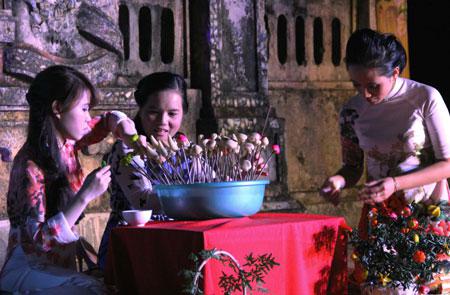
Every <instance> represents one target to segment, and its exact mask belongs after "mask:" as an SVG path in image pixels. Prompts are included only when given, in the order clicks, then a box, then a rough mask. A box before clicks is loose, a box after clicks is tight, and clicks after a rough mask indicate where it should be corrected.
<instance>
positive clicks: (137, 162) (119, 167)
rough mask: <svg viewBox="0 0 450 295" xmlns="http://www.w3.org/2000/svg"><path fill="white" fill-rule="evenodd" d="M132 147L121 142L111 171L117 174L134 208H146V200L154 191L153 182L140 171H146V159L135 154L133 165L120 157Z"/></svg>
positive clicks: (117, 180) (122, 188) (119, 182)
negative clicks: (124, 162) (124, 161)
mask: <svg viewBox="0 0 450 295" xmlns="http://www.w3.org/2000/svg"><path fill="white" fill-rule="evenodd" d="M131 151H132V149H130V148H128V147H127V146H126V145H125V144H123V143H119V144H118V146H117V150H116V151H115V152H116V154H115V155H113V157H112V159H113V160H112V162H111V171H112V172H113V173H114V174H115V175H114V177H115V179H116V182H117V184H118V185H119V186H120V189H121V190H122V192H123V193H124V195H125V197H126V198H127V200H128V202H130V204H131V206H132V207H133V209H144V208H145V207H144V205H143V204H145V203H146V201H147V200H148V199H149V198H150V195H151V194H152V193H153V189H152V184H151V182H150V180H148V178H147V177H145V176H144V175H143V174H142V173H141V172H139V171H145V164H144V161H143V160H142V159H141V157H140V156H138V155H137V156H134V157H133V160H132V161H131V165H128V166H126V165H123V164H121V163H120V159H121V158H122V157H124V156H125V155H126V154H127V153H128V152H131Z"/></svg>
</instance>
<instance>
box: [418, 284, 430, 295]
mask: <svg viewBox="0 0 450 295" xmlns="http://www.w3.org/2000/svg"><path fill="white" fill-rule="evenodd" d="M418 291H419V294H428V293H429V292H430V288H428V287H427V286H424V285H422V286H420V287H419V289H418Z"/></svg>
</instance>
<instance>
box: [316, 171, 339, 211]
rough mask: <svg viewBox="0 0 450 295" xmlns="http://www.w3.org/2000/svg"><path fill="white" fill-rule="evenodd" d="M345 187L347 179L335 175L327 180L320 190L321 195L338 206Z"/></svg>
mask: <svg viewBox="0 0 450 295" xmlns="http://www.w3.org/2000/svg"><path fill="white" fill-rule="evenodd" d="M344 187H345V179H344V177H342V176H341V175H334V176H331V177H330V178H328V179H327V180H325V182H324V183H323V185H322V187H321V188H320V192H319V193H320V195H321V196H322V197H324V198H325V199H327V200H328V201H330V202H331V203H333V205H335V206H337V205H338V204H339V195H340V192H341V190H342V189H343V188H344Z"/></svg>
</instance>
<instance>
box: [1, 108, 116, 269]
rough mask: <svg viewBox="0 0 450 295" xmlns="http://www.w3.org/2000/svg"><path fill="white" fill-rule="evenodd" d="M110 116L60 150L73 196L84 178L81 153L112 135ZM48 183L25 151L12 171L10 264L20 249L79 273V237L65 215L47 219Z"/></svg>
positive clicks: (96, 120) (94, 122)
mask: <svg viewBox="0 0 450 295" xmlns="http://www.w3.org/2000/svg"><path fill="white" fill-rule="evenodd" d="M107 118H108V116H107V115H106V114H105V115H102V116H98V117H95V118H93V119H92V120H91V122H90V124H89V125H90V127H91V128H92V130H91V132H90V133H89V134H88V135H86V136H85V137H84V138H83V139H82V140H80V141H79V142H74V141H70V140H67V141H66V142H65V143H64V145H63V146H62V147H61V148H60V151H61V158H62V160H63V162H64V163H66V169H67V178H68V180H69V183H70V187H71V189H72V190H73V192H75V193H76V192H77V191H78V190H79V189H80V188H81V186H82V184H83V180H84V174H83V171H82V169H81V165H80V162H79V161H78V157H77V153H78V151H79V149H80V148H82V147H83V146H85V145H88V144H93V143H96V142H99V141H100V140H102V139H103V138H105V137H106V135H107V134H108V133H109V128H108V126H107ZM45 204H46V195H45V179H44V174H43V171H42V170H41V169H40V168H39V167H38V166H37V165H36V164H35V163H34V162H33V161H31V160H30V159H29V156H28V155H27V154H26V152H25V147H23V148H22V149H21V150H20V151H19V153H18V154H17V156H16V158H15V159H14V165H13V168H12V171H11V177H10V183H9V190H8V195H7V207H8V215H9V220H10V225H11V228H10V233H9V241H8V253H7V260H8V259H10V256H11V253H12V252H13V250H14V249H15V248H16V247H17V246H18V245H20V246H21V247H22V249H23V252H24V253H25V255H26V257H27V259H28V260H29V261H30V262H32V261H34V262H36V261H37V262H46V263H50V264H53V265H56V266H60V267H64V268H71V269H76V265H75V243H74V242H75V241H77V240H78V234H77V232H76V229H75V227H72V228H71V227H70V226H69V224H68V223H67V220H66V218H65V216H64V214H63V213H62V212H59V213H58V214H56V215H55V216H53V217H50V218H46V206H45Z"/></svg>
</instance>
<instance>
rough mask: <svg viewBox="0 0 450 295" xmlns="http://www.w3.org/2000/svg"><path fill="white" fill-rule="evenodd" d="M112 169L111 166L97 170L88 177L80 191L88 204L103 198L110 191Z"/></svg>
mask: <svg viewBox="0 0 450 295" xmlns="http://www.w3.org/2000/svg"><path fill="white" fill-rule="evenodd" d="M110 168H111V167H110V166H109V165H107V166H105V167H103V168H97V169H95V170H94V171H92V172H91V173H89V175H88V176H87V177H86V179H85V180H84V183H83V186H82V187H81V189H80V193H81V197H82V198H83V199H84V201H85V202H86V203H89V202H90V201H92V200H94V199H96V198H97V197H99V196H101V195H102V194H103V193H104V192H105V191H106V190H107V189H108V185H109V183H110V182H111V170H110Z"/></svg>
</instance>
